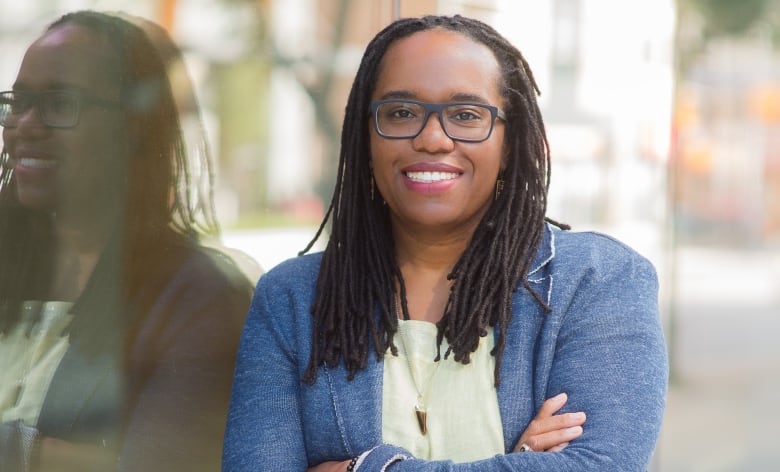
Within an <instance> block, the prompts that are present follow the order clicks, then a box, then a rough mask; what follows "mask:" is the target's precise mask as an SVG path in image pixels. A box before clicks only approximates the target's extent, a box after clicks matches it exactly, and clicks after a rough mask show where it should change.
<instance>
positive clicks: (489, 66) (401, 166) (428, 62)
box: [369, 29, 504, 235]
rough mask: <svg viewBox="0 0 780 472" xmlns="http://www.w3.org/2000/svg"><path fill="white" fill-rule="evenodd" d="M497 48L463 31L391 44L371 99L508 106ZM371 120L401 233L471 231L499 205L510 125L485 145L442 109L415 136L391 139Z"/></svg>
mask: <svg viewBox="0 0 780 472" xmlns="http://www.w3.org/2000/svg"><path fill="white" fill-rule="evenodd" d="M499 77H500V68H499V65H498V62H497V61H496V59H495V56H494V55H493V53H492V51H490V49H488V48H487V47H486V46H484V45H482V44H480V43H477V42H474V41H473V40H471V39H470V38H468V37H466V36H463V35H461V34H459V33H455V32H451V31H446V30H438V29H434V30H427V31H423V32H419V33H415V34H413V35H411V36H409V37H407V38H404V39H401V40H399V41H397V42H396V43H394V44H393V45H392V46H390V48H388V50H387V52H386V54H385V56H384V58H383V59H382V63H381V65H380V69H379V75H378V80H377V83H376V89H375V90H374V94H373V95H372V97H371V99H372V101H373V100H381V99H387V98H403V99H410V100H417V101H421V102H434V103H442V102H463V101H466V102H478V103H483V104H486V105H492V106H495V107H498V108H501V107H502V98H501V95H500V93H499V82H500V80H499ZM371 120H372V123H371V125H370V127H369V128H370V133H371V137H370V142H371V159H372V165H373V173H374V178H375V180H376V185H377V188H378V190H379V192H380V193H381V195H382V198H384V200H385V201H386V202H387V205H388V207H389V209H390V213H391V219H392V222H393V227H394V230H396V231H397V230H399V229H401V230H405V231H412V232H418V231H427V232H431V231H434V232H437V233H440V234H443V235H447V234H449V235H457V234H464V232H465V234H467V235H470V234H471V233H472V232H473V230H474V229H475V228H476V226H477V224H478V223H479V221H480V220H481V218H482V216H483V215H484V214H485V212H486V211H487V209H488V208H489V206H490V205H491V203H492V201H493V198H494V194H495V184H496V179H497V177H498V174H499V170H500V169H502V168H503V142H504V124H503V121H501V120H500V119H497V120H495V122H494V126H493V131H492V133H491V135H490V137H489V138H488V139H487V140H485V141H483V142H462V141H455V140H452V139H450V138H449V137H448V136H447V135H446V134H445V133H444V130H443V129H442V127H441V123H440V121H439V119H438V115H437V114H431V115H430V117H429V119H428V121H427V123H425V125H424V128H423V129H422V131H421V132H420V134H419V135H417V136H416V137H414V138H404V139H388V138H384V137H382V136H380V135H379V134H377V132H376V129H375V127H374V123H373V120H374V118H373V117H372V118H371Z"/></svg>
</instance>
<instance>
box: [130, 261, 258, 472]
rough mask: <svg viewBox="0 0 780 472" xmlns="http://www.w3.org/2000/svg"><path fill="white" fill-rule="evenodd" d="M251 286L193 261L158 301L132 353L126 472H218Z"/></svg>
mask: <svg viewBox="0 0 780 472" xmlns="http://www.w3.org/2000/svg"><path fill="white" fill-rule="evenodd" d="M251 291H252V286H251V284H250V283H249V281H248V280H246V279H245V278H243V276H242V275H241V274H238V273H234V272H223V271H221V270H216V269H215V266H213V265H212V264H211V263H210V261H208V260H203V259H194V260H192V261H190V263H188V264H185V265H184V266H182V268H181V269H180V270H179V272H178V273H177V275H176V277H174V278H173V279H172V280H170V281H169V282H168V284H167V286H166V288H165V290H164V292H163V293H162V295H161V296H160V297H159V298H158V299H157V301H156V302H155V304H154V306H153V307H152V309H151V311H150V313H149V314H148V316H147V318H146V321H145V323H144V324H143V326H142V329H141V332H140V333H139V335H138V340H137V342H136V343H135V349H134V351H133V353H132V356H131V357H132V359H134V365H136V366H137V369H138V370H139V372H138V375H134V376H133V377H139V378H142V379H143V380H142V381H141V382H140V385H139V386H138V393H137V398H136V401H135V402H133V404H132V410H131V411H130V412H129V413H130V414H129V418H128V425H127V431H126V437H125V441H124V443H123V448H122V455H121V460H120V470H130V471H134V470H157V469H165V470H171V471H183V470H190V471H195V470H217V469H218V468H219V463H220V458H221V454H222V439H223V437H224V431H225V418H226V416H227V408H228V401H229V396H230V387H231V384H232V369H233V366H234V365H235V359H236V353H237V351H238V343H239V338H240V335H241V327H242V326H243V321H244V318H245V317H246V312H247V310H248V307H249V301H250V298H251Z"/></svg>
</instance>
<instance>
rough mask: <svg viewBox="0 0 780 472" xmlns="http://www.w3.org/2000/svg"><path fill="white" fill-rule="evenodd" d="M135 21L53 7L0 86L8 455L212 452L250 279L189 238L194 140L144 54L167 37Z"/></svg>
mask: <svg viewBox="0 0 780 472" xmlns="http://www.w3.org/2000/svg"><path fill="white" fill-rule="evenodd" d="M133 23H134V22H131V21H129V20H126V19H121V18H119V17H116V16H112V15H106V14H101V13H96V12H78V13H74V14H69V15H66V16H64V17H62V18H61V19H59V20H58V21H56V22H55V23H54V24H52V25H51V26H50V27H49V28H48V29H47V31H46V32H45V33H44V34H43V35H42V36H41V37H40V38H39V39H38V40H36V41H35V42H34V43H33V44H32V45H31V46H30V48H29V49H28V50H27V53H26V54H25V56H24V60H23V61H22V65H21V67H20V70H19V74H18V76H17V78H16V81H15V83H14V85H13V91H10V92H3V93H2V94H1V95H0V124H2V126H3V140H4V143H5V151H4V153H3V156H2V161H1V164H2V167H0V172H1V174H0V179H1V180H0V260H2V261H3V263H2V265H1V266H0V323H1V326H0V328H1V332H2V335H1V337H0V365H2V367H0V378H1V379H2V381H0V414H2V423H3V424H2V426H1V427H0V452H2V453H1V454H0V456H2V457H4V460H5V461H6V462H5V463H6V464H8V463H9V461H11V460H14V461H19V462H25V463H28V464H30V463H31V464H32V465H33V468H35V467H37V468H38V469H40V470H50V468H51V467H52V466H53V464H56V465H57V466H58V467H62V468H65V469H67V470H70V469H73V470H110V469H116V468H117V467H118V468H120V469H122V470H214V469H215V468H218V466H219V463H218V459H219V455H220V451H221V440H222V435H223V431H224V420H225V414H226V411H227V400H228V396H229V389H230V383H231V374H232V366H233V363H234V360H235V354H236V349H237V342H238V336H239V333H240V327H241V323H242V321H243V317H244V315H245V313H246V310H247V308H248V304H249V296H250V295H251V284H250V283H249V281H248V280H247V279H246V278H245V277H244V276H243V275H242V274H241V273H240V272H239V271H238V270H237V269H236V268H235V266H234V265H233V264H232V263H231V262H230V260H229V259H227V258H226V257H225V256H223V255H221V254H220V253H218V252H217V251H214V250H211V249H206V248H204V247H202V246H201V245H200V244H199V243H198V240H199V237H200V236H201V235H203V234H206V233H208V232H213V231H215V230H216V225H215V224H214V220H213V218H212V215H211V206H210V203H209V198H210V197H209V194H208V193H204V192H201V190H202V189H203V188H204V187H202V186H201V185H199V184H198V182H199V180H200V179H202V178H205V179H207V180H208V179H209V178H210V174H209V173H208V169H209V167H208V161H207V159H208V156H207V155H198V156H190V158H192V157H197V158H199V159H201V161H200V162H198V161H193V160H192V159H190V160H189V161H188V156H187V153H186V152H185V146H184V143H183V142H182V131H181V126H180V122H179V116H178V112H177V108H176V104H175V102H174V98H173V93H172V90H171V85H170V83H169V81H168V78H167V75H166V65H165V64H164V62H163V60H162V59H161V57H160V55H159V54H157V51H158V47H159V46H160V45H161V44H162V43H159V41H167V42H168V43H169V44H166V46H168V49H167V50H168V51H171V50H175V47H174V46H173V43H172V42H170V39H169V38H167V36H158V37H156V38H155V42H158V43H157V44H153V43H152V41H150V39H149V37H148V36H147V35H146V34H144V32H143V30H142V29H141V28H140V27H139V26H136V25H134V24H133ZM146 27H151V26H150V25H145V26H144V28H146ZM160 31H161V30H160ZM194 171H197V173H200V174H201V175H195V174H196V173H195V172H194ZM204 171H205V172H204ZM0 468H2V469H3V470H6V469H5V468H4V467H0ZM9 469H10V467H9ZM10 470H13V469H10ZM57 470H60V469H57Z"/></svg>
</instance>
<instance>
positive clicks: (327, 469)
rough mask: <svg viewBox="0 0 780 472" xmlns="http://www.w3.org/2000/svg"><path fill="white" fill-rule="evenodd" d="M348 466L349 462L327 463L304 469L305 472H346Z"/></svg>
mask: <svg viewBox="0 0 780 472" xmlns="http://www.w3.org/2000/svg"><path fill="white" fill-rule="evenodd" d="M348 465H349V460H346V461H342V462H337V461H328V462H323V463H321V464H317V465H315V466H314V467H309V468H308V469H306V472H346V470H347V466H348Z"/></svg>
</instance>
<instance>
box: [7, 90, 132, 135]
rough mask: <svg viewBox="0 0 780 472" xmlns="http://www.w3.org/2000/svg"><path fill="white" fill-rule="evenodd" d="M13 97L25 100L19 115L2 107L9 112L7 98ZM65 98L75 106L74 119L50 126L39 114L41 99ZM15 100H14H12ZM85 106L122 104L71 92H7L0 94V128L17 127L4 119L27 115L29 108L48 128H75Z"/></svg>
mask: <svg viewBox="0 0 780 472" xmlns="http://www.w3.org/2000/svg"><path fill="white" fill-rule="evenodd" d="M13 95H21V96H22V97H23V99H26V100H27V106H25V108H24V110H23V111H22V112H21V113H11V112H10V111H8V112H4V111H3V109H4V107H6V106H7V107H8V108H7V109H8V110H10V107H11V100H10V99H8V98H7V97H9V96H13ZM52 95H57V96H66V97H70V98H71V99H73V100H74V103H75V104H76V111H75V112H74V113H73V115H74V118H73V120H72V121H73V122H72V123H69V124H66V125H58V124H51V123H49V122H48V120H47V119H46V117H45V116H44V115H45V113H43V112H41V106H40V103H41V99H42V97H45V96H52ZM14 99H15V98H14ZM86 106H93V107H101V108H107V109H111V108H121V107H122V106H123V104H122V102H119V101H113V100H104V99H102V98H97V97H92V96H89V95H84V94H83V93H80V92H75V91H71V90H46V91H43V92H30V91H27V90H7V91H4V92H0V126H2V127H3V128H16V127H17V126H19V125H18V123H17V124H14V125H8V124H7V123H6V118H7V117H8V116H10V115H12V114H13V115H18V116H19V117H21V116H22V115H24V114H25V113H27V112H28V111H29V110H30V107H35V113H36V114H37V115H38V119H39V120H41V123H43V124H44V125H46V126H48V127H49V128H59V129H67V128H75V127H76V126H78V124H79V121H80V120H81V112H82V111H83V110H84V108H85V107H86Z"/></svg>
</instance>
